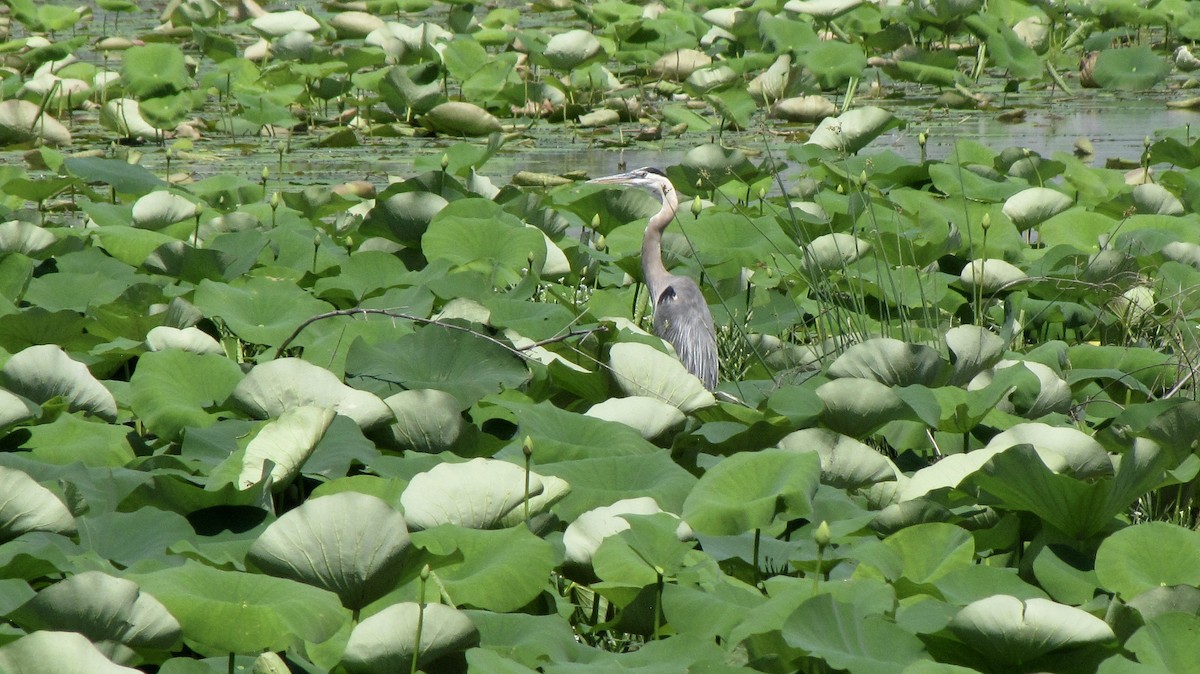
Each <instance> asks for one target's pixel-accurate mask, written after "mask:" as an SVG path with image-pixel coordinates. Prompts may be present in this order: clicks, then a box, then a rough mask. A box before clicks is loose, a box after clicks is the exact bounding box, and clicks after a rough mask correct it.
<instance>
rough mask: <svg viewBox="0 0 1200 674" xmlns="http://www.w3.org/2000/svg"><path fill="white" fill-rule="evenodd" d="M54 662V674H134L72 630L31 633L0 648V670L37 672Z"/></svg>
mask: <svg viewBox="0 0 1200 674" xmlns="http://www.w3.org/2000/svg"><path fill="white" fill-rule="evenodd" d="M47 663H54V671H55V673H56V674H138V672H139V670H136V669H133V668H131V667H122V666H120V665H118V664H115V663H114V662H113V661H111V660H109V659H108V658H107V657H105V656H104V654H103V653H101V652H100V650H99V649H97V648H96V647H95V646H94V645H93V644H92V642H90V641H88V638H87V637H85V636H83V635H82V634H78V633H76V632H34V633H33V634H27V635H25V636H23V637H21V638H20V639H17V640H16V641H13V642H12V643H9V644H5V645H4V647H2V648H0V670H2V671H6V672H40V671H44V669H45V667H46V664H47Z"/></svg>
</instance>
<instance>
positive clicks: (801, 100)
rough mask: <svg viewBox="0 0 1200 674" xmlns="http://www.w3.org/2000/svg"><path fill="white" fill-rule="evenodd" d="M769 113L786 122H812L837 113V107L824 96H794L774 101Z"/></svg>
mask: <svg viewBox="0 0 1200 674" xmlns="http://www.w3.org/2000/svg"><path fill="white" fill-rule="evenodd" d="M771 114H772V115H774V116H775V117H776V118H778V119H782V120H785V121H788V122H806V123H812V122H819V121H821V120H823V119H825V118H826V117H832V116H833V115H835V114H837V107H836V106H835V105H834V104H833V101H830V100H829V99H828V98H825V97H824V96H796V97H793V98H785V99H783V100H781V101H779V102H778V103H776V104H775V105H774V107H772V108H771Z"/></svg>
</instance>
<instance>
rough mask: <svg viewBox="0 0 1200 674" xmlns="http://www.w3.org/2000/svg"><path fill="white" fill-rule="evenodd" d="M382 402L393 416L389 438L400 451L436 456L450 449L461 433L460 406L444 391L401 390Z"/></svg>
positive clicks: (455, 399) (462, 424)
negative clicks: (394, 420)
mask: <svg viewBox="0 0 1200 674" xmlns="http://www.w3.org/2000/svg"><path fill="white" fill-rule="evenodd" d="M383 402H384V403H386V404H387V406H388V407H389V408H391V410H392V413H393V414H394V415H395V416H396V423H394V424H392V426H391V432H392V437H393V438H394V439H395V441H396V443H397V444H399V445H400V447H402V448H403V449H411V450H414V451H418V452H427V453H430V454H436V453H438V452H442V451H445V450H448V449H450V448H451V447H453V446H454V443H455V442H456V441H457V440H458V438H459V436H460V435H461V434H462V432H463V428H464V426H465V423H464V422H463V418H462V413H461V409H460V408H461V405H460V403H459V402H458V399H457V398H455V397H454V396H452V395H450V394H449V393H446V392H445V391H439V390H437V389H418V390H409V391H401V392H399V393H396V394H395V395H392V396H389V397H387V398H386V399H384V401H383Z"/></svg>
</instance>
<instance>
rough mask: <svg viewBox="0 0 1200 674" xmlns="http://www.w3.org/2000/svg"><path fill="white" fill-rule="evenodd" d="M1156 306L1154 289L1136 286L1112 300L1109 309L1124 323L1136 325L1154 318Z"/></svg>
mask: <svg viewBox="0 0 1200 674" xmlns="http://www.w3.org/2000/svg"><path fill="white" fill-rule="evenodd" d="M1155 304H1156V300H1155V299H1154V289H1153V288H1148V287H1146V286H1134V287H1132V288H1129V289H1128V290H1126V291H1125V292H1123V293H1121V294H1120V295H1117V296H1116V297H1114V298H1112V300H1111V301H1110V302H1109V303H1108V308H1109V309H1110V310H1112V312H1113V313H1114V314H1116V315H1117V317H1118V318H1120V319H1121V320H1122V321H1124V322H1126V323H1130V324H1136V323H1140V322H1141V321H1144V320H1146V319H1147V318H1152V317H1153V316H1154V305H1155Z"/></svg>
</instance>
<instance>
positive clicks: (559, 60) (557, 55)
mask: <svg viewBox="0 0 1200 674" xmlns="http://www.w3.org/2000/svg"><path fill="white" fill-rule="evenodd" d="M603 51H604V48H603V47H601V46H600V41H599V40H597V39H596V36H595V35H592V34H591V33H589V32H588V31H586V30H568V31H564V32H562V33H558V34H556V35H555V36H553V37H551V38H550V41H549V42H547V43H546V50H545V52H543V55H544V56H545V57H546V60H547V61H549V62H550V67H551V68H554V69H555V70H563V71H569V70H571V69H573V68H578V67H579V66H581V65H583V64H584V63H585V62H587V61H588V60H590V59H592V58H594V57H595V56H597V55H599V54H600V53H602V52H603Z"/></svg>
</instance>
